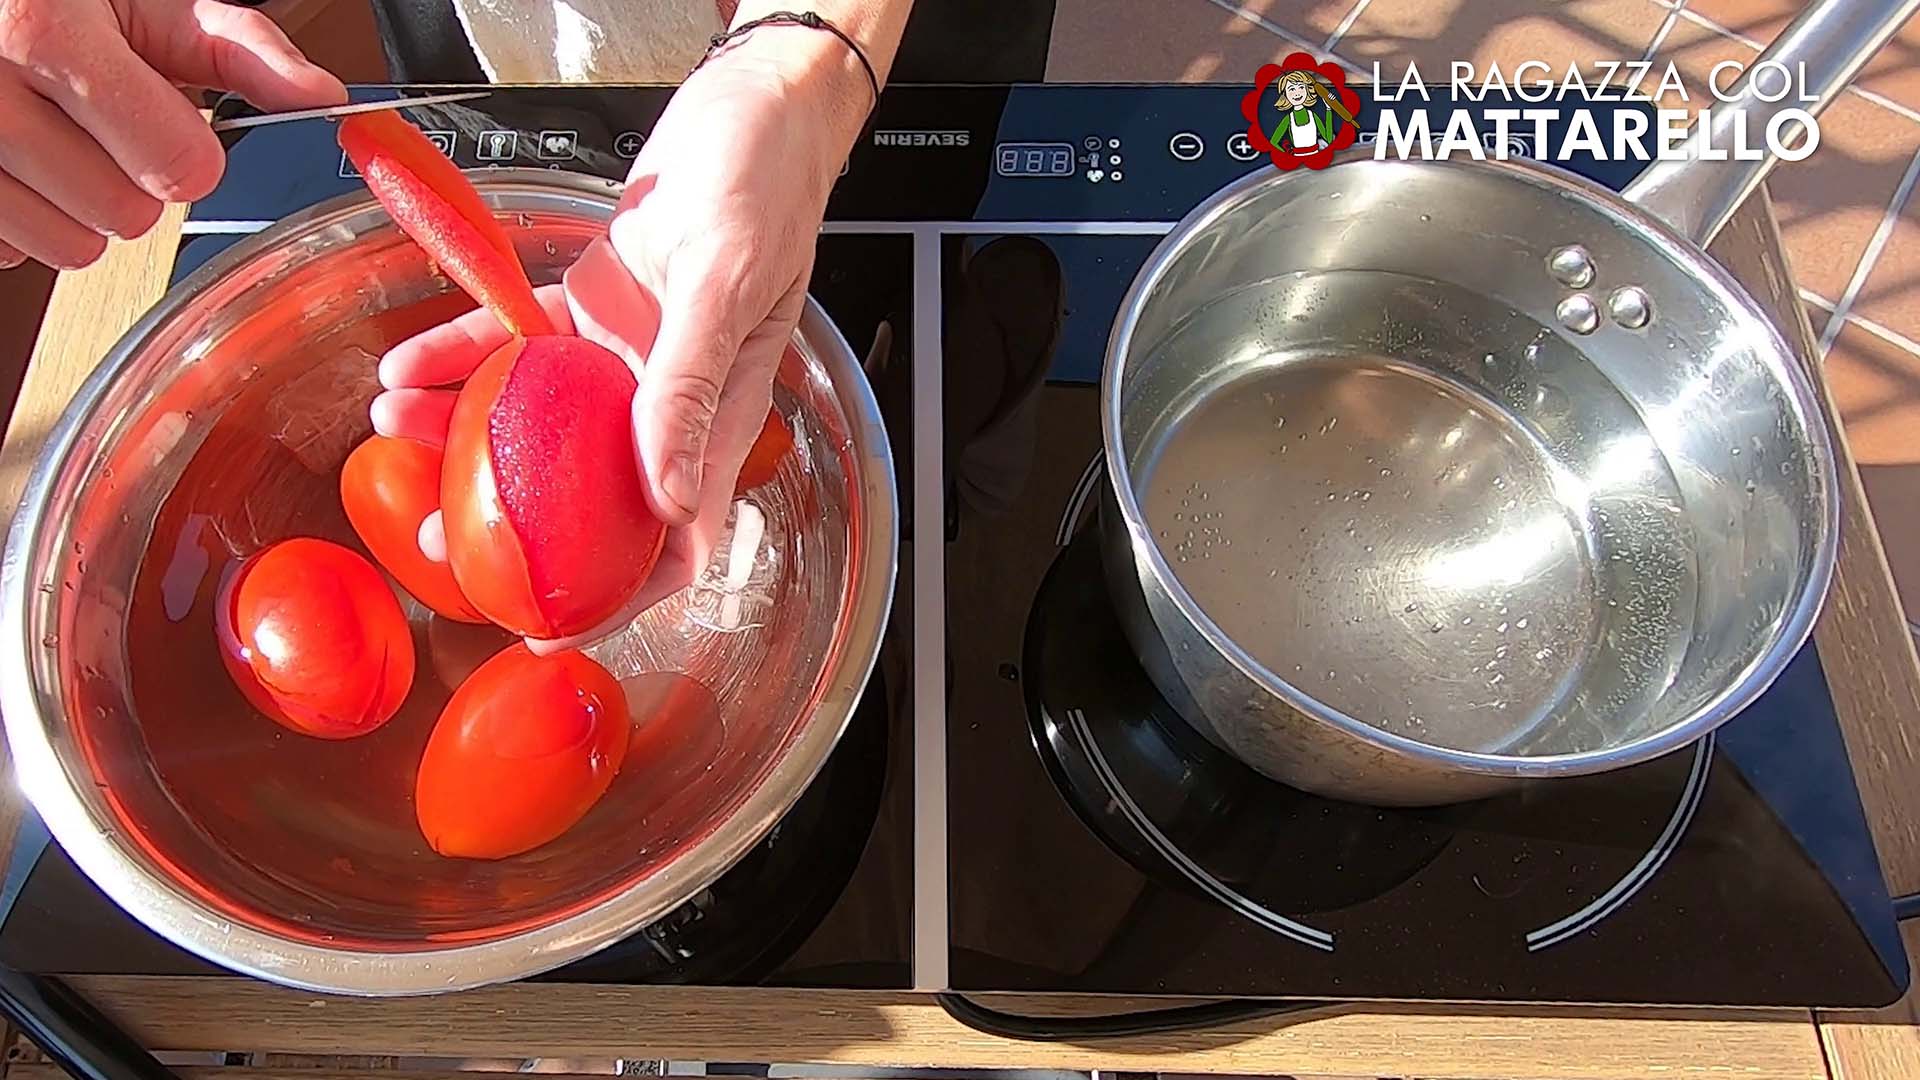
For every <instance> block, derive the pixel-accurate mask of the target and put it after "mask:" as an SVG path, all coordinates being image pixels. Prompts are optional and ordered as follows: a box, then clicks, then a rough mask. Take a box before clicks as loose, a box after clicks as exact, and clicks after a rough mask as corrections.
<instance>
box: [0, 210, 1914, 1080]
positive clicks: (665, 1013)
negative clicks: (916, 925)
mask: <svg viewBox="0 0 1920 1080" xmlns="http://www.w3.org/2000/svg"><path fill="white" fill-rule="evenodd" d="M183 217H184V208H180V207H172V208H169V212H168V214H167V215H166V217H165V218H163V220H162V222H161V223H160V225H159V226H157V227H156V228H155V229H154V230H153V231H152V232H150V233H149V234H148V235H147V236H145V237H143V238H141V239H139V240H136V241H132V242H127V243H118V242H116V243H115V244H114V245H113V247H112V248H111V249H110V250H109V253H108V255H107V257H106V258H104V259H103V260H102V261H101V262H100V263H99V264H96V265H95V266H94V267H92V268H89V269H88V270H85V271H79V272H73V273H68V274H63V275H62V276H61V279H60V281H59V282H58V283H57V284H56V286H55V292H54V296H53V300H52V302H51V303H50V304H49V308H48V313H47V317H46V322H45V324H44V327H43V330H42V334H41V337H40V340H39V341H38V342H36V346H35V349H34V355H33V359H32V361H31V362H30V365H29V368H28V372H27V376H26V381H25V383H24V384H23V386H22V389H21V395H20V402H19V404H18V406H16V410H15V414H14V416H13V418H12V421H11V423H10V425H9V429H8V434H7V439H6V444H5V447H4V453H0V492H4V494H5V498H6V501H7V503H8V504H9V505H12V504H13V503H14V502H15V501H16V500H17V498H18V493H19V491H20V485H21V483H22V482H23V481H24V476H25V469H26V467H27V466H28V465H29V464H30V462H31V459H32V456H33V455H34V454H35V453H37V450H38V445H39V442H40V439H41V437H42V436H43V435H44V433H45V431H46V430H47V428H48V426H49V425H50V423H51V421H52V420H53V418H55V417H57V415H58V413H59V411H60V408H61V407H62V406H63V405H64V402H65V401H66V399H67V397H68V396H70V395H71V393H72V391H73V389H74V388H76V387H77V386H78V385H79V383H80V381H81V380H82V379H84V377H85V374H86V372H87V371H89V370H91V368H92V366H93V365H94V364H95V363H97V362H98V359H99V358H100V356H102V355H103V354H104V353H105V351H106V349H107V348H108V347H110V346H111V344H112V343H113V342H114V341H115V340H117V339H118V337H119V336H120V335H121V334H122V333H123V332H124V331H125V329H126V328H127V327H128V326H130V325H131V324H132V323H133V321H134V320H135V319H137V318H138V317H139V316H140V314H142V313H143V312H144V311H145V310H146V309H147V308H148V307H149V306H151V305H152V303H154V302H155V301H156V300H157V299H158V298H159V297H160V295H161V294H162V293H163V292H164V290H165V286H166V281H167V277H168V273H169V270H170V267H171V262H172V251H173V248H174V247H175V245H177V243H178V239H179V235H180V222H181V220H182V218H183ZM1840 450H1841V454H1842V466H1843V469H1842V471H1843V474H1844V475H1843V496H1844V497H1845V499H1846V500H1847V501H1848V503H1849V514H1848V519H1847V525H1848V526H1849V528H1848V530H1847V531H1846V533H1845V536H1846V538H1848V539H1851V540H1853V541H1854V542H1853V543H1852V544H1851V545H1847V544H1846V543H1845V541H1844V540H1843V566H1842V569H1841V571H1840V572H1839V574H1838V575H1837V576H1836V582H1835V595H1836V596H1841V595H1842V587H1843V582H1844V583H1849V584H1850V586H1851V588H1850V591H1848V592H1846V593H1845V595H1844V597H1843V600H1844V602H1842V603H1838V604H1836V603H1834V602H1832V601H1830V602H1829V605H1828V608H1827V611H1826V613H1825V614H1824V615H1823V617H1822V620H1821V626H1820V629H1819V631H1818V633H1819V636H1820V640H1821V641H1822V642H1823V643H1825V642H1828V641H1830V640H1831V641H1832V642H1833V643H1834V645H1835V647H1836V653H1837V655H1839V656H1841V657H1848V658H1850V659H1858V660H1859V661H1860V664H1858V665H1850V664H1849V663H1848V662H1847V661H1843V662H1842V663H1841V664H1839V665H1837V666H1836V665H1833V664H1832V663H1831V659H1832V658H1830V664H1829V666H1830V668H1835V669H1836V670H1838V671H1839V672H1840V674H1841V676H1842V677H1849V676H1850V677H1855V678H1858V675H1857V673H1855V672H1852V671H1850V667H1852V666H1863V667H1865V668H1870V669H1873V674H1872V677H1871V678H1870V679H1868V680H1867V681H1869V682H1871V683H1873V684H1875V685H1874V686H1873V687H1865V686H1862V687H1858V690H1859V693H1857V694H1856V695H1855V697H1856V699H1857V700H1854V701H1850V702H1846V703H1842V702H1840V701H1839V700H1836V705H1837V706H1839V707H1841V708H1842V709H1843V710H1858V709H1860V708H1862V701H1870V700H1871V699H1872V698H1873V697H1874V696H1875V695H1874V694H1873V693H1872V692H1871V691H1873V690H1876V689H1886V690H1888V691H1904V692H1905V693H1906V694H1907V695H1908V697H1910V698H1913V699H1914V700H1920V665H1917V664H1916V663H1915V658H1914V653H1913V648H1912V641H1911V639H1910V638H1909V637H1907V636H1905V635H1904V633H1903V634H1902V635H1901V637H1900V642H1901V643H1902V644H1903V646H1904V654H1900V655H1895V656H1894V658H1893V662H1892V664H1891V665H1888V664H1887V663H1886V660H1885V656H1884V654H1883V655H1881V656H1878V657H1873V656H1868V657H1855V656H1854V653H1855V650H1856V649H1857V648H1858V647H1859V645H1860V643H1861V642H1863V641H1864V642H1869V643H1873V642H1878V643H1882V644H1884V643H1885V642H1886V638H1885V637H1884V631H1885V627H1886V625H1887V624H1888V621H1889V619H1891V620H1892V623H1895V624H1898V625H1900V626H1901V627H1902V629H1903V630H1904V618H1903V617H1902V616H1901V613H1900V610H1899V608H1898V603H1897V600H1894V599H1893V597H1894V593H1893V586H1892V578H1891V574H1890V572H1889V571H1888V569H1887V565H1886V560H1885V556H1884V553H1883V551H1882V550H1881V548H1880V545H1879V541H1878V537H1877V536H1876V535H1874V534H1873V533H1872V532H1871V519H1870V517H1869V516H1868V513H1867V511H1866V507H1865V503H1864V501H1863V498H1862V494H1861V490H1860V486H1859V480H1858V476H1857V474H1856V473H1855V472H1854V468H1853V463H1852V459H1851V457H1850V456H1847V455H1846V452H1845V446H1844V442H1842V444H1841V446H1840ZM1862 528H1865V529H1866V530H1868V531H1866V532H1865V533H1864V534H1863V533H1862V532H1861V529H1862ZM1849 551H1850V552H1851V561H1847V559H1848V552H1849ZM1862 625H1864V627H1865V629H1864V632H1863V631H1862ZM1836 681H1838V680H1836ZM1839 696H1840V695H1838V694H1836V699H1838V698H1839ZM1880 699H1881V700H1883V701H1884V700H1887V696H1886V695H1880ZM1867 712H1868V714H1869V718H1870V717H1873V716H1882V717H1883V716H1884V713H1885V710H1884V709H1874V708H1869V709H1868V710H1867ZM1851 727H1852V726H1851V725H1850V731H1851ZM1853 749H1854V748H1853V746H1852V743H1851V741H1850V750H1853ZM8 770H9V765H8V762H7V761H6V754H5V751H4V747H0V776H6V775H10V772H9V771H8ZM19 813H20V810H19V805H18V793H17V790H16V789H15V788H14V786H13V785H11V784H8V785H6V786H5V787H4V789H0V862H3V860H4V859H5V857H6V856H7V854H8V853H9V852H10V850H11V847H12V843H13V836H14V833H15V831H16V826H17V823H18V820H19ZM1914 869H1915V871H1916V872H1920V866H1916V867H1914ZM1905 887H1907V888H1912V887H1914V885H1913V884H1908V885H1906V886H1905ZM73 981H74V983H75V985H76V986H77V987H78V988H79V989H80V990H81V991H82V992H83V993H85V994H86V995H88V996H89V997H90V998H92V999H93V1000H94V1001H95V1002H96V1003H97V1004H99V1005H100V1006H101V1007H102V1008H103V1009H105V1010H106V1011H107V1013H108V1014H109V1015H111V1016H114V1017H115V1018H116V1019H118V1020H119V1021H120V1022H122V1023H124V1024H125V1025H126V1026H127V1027H128V1028H129V1030H131V1031H132V1032H134V1033H135V1034H136V1035H137V1036H138V1037H140V1038H141V1039H143V1040H144V1041H146V1042H147V1043H148V1044H149V1045H151V1046H153V1047H155V1048H156V1049H191V1050H209V1049H212V1050H222V1049H232V1050H251V1051H265V1050H277V1051H285V1052H314V1053H325V1052H339V1051H340V1050H341V1049H343V1047H342V1046H341V1043H342V1042H346V1041H352V1042H355V1043H358V1044H361V1045H358V1046H355V1047H354V1048H353V1049H355V1050H356V1051H360V1052H393V1053H400V1052H409V1053H412V1052H429V1051H430V1052H433V1053H437V1054H457V1055H465V1054H489V1053H507V1054H514V1055H528V1056H533V1055H537V1054H540V1053H543V1052H544V1053H546V1054H551V1055H555V1056H578V1055H580V1054H590V1053H595V1052H600V1051H605V1052H608V1053H610V1054H612V1055H614V1056H618V1055H620V1054H628V1055H638V1056H650V1057H673V1058H677V1059H688V1060H716V1059H717V1060H743V1059H744V1060H763V1061H765V1060H778V1061H791V1062H819V1063H843V1064H856V1065H861V1064H865V1065H892V1066H915V1065H919V1066H938V1067H955V1068H990V1067H1001V1068H1004V1067H1035V1066H1045V1067H1051V1068H1106V1069H1112V1068H1120V1069H1127V1070H1151V1069H1160V1070H1165V1071H1179V1072H1218V1073H1237V1074H1248V1073H1269V1074H1270V1073H1276V1072H1287V1073H1318V1074H1324V1075H1341V1076H1352V1075H1390V1074H1391V1075H1439V1076H1454V1077H1475V1078H1481V1077H1484V1078H1487V1080H1495V1078H1500V1080H1504V1078H1507V1077H1512V1078H1514V1080H1522V1078H1526V1080H1554V1078H1559V1077H1580V1078H1584V1080H1603V1078H1612V1077H1632V1076H1646V1075H1652V1074H1655V1073H1658V1074H1677V1075H1690V1074H1695V1073H1714V1074H1729V1075H1734V1076H1742V1077H1775V1076H1778V1077H1810V1078H1819V1080H1824V1078H1826V1077H1828V1076H1829V1075H1834V1076H1838V1075H1842V1074H1843V1073H1845V1072H1846V1070H1845V1069H1844V1068H1842V1069H1836V1068H1834V1066H1833V1062H1832V1061H1831V1060H1830V1057H1831V1055H1832V1053H1833V1048H1834V1046H1835V1045H1837V1046H1839V1047H1840V1049H1841V1051H1842V1052H1843V1053H1844V1052H1845V1049H1846V1046H1847V1041H1848V1037H1849V1035H1850V1033H1852V1032H1854V1031H1857V1030H1858V1029H1859V1028H1860V1027H1862V1026H1867V1027H1868V1028H1869V1030H1871V1025H1870V1024H1869V1025H1862V1024H1860V1023H1859V1022H1857V1021H1854V1022H1844V1023H1843V1022H1839V1021H1836V1025H1837V1026H1834V1027H1832V1028H1831V1029H1823V1028H1821V1027H1820V1026H1819V1025H1817V1024H1816V1023H1815V1022H1814V1018H1813V1017H1812V1015H1811V1014H1810V1013H1808V1012H1807V1011H1806V1010H1798V1009H1794V1010H1778V1011H1772V1012H1762V1011H1755V1010H1727V1009H1657V1010H1655V1009H1594V1008H1574V1007H1568V1008H1537V1007H1514V1008H1503V1007H1492V1006H1471V1007H1467V1006H1462V1007H1448V1006H1435V1005H1404V1006H1403V1005H1392V1006H1386V1005H1383V1006H1378V1007H1375V1008H1372V1009H1371V1010H1370V1011H1357V1010H1356V1011H1349V1012H1343V1013H1339V1014H1336V1015H1332V1016H1327V1017H1320V1018H1314V1019H1309V1020H1305V1021H1301V1022H1298V1023H1295V1024H1291V1025H1286V1026H1282V1027H1278V1028H1276V1027H1275V1026H1274V1022H1273V1021H1267V1022H1264V1023H1261V1022H1254V1023H1249V1024H1243V1025H1236V1026H1231V1027H1227V1028H1223V1029H1218V1030H1214V1031H1207V1032H1190V1033H1181V1034H1177V1035H1164V1036H1156V1037H1153V1038H1151V1039H1132V1040H1115V1041H1107V1042H1100V1043H1097V1044H1096V1043H1090V1044H1071V1043H1022V1042H1015V1041H1011V1040H1006V1039H1000V1038H996V1037H994V1036H988V1035H983V1034H980V1033H978V1032H974V1031H972V1030H971V1029H968V1028H965V1027H962V1026H960V1025H958V1024H957V1023H955V1022H954V1021H952V1020H951V1019H950V1018H948V1017H947V1015H946V1014H945V1012H944V1011H942V1010H941V1009H940V1008H939V1006H938V1005H937V1003H935V1002H934V1001H933V1000H932V999H931V998H929V997H926V996H923V995H922V996H916V995H911V994H899V993H883V994H862V993H850V992H841V991H809V990H769V989H760V988H755V989H750V990H729V989H704V988H660V987H606V986H582V985H576V984H553V983H546V984H539V983H521V984H514V985H510V986H503V987H496V988H491V989H488V990H481V991H474V992H471V993H468V994H461V995H453V996H447V997H435V998H423V999H405V1000H401V1001H394V1000H385V1001H370V1000H366V999H342V998H331V997H322V996H318V995H311V994H301V993H299V992H297V991H291V990H287V989H284V988H281V987H277V986H272V985H269V984H266V983H261V982H256V981H253V980H248V979H243V978H237V977H225V976H209V977H162V976H76V977H75V978H74V980H73ZM1013 1000H1014V1005H1011V1006H1009V1007H1018V1004H1019V1002H1020V1001H1022V1000H1026V999H1013ZM1909 1000H1910V999H1909ZM663 1028H665V1029H671V1030H669V1031H662V1029H663ZM1909 1030H1911V1029H1909ZM647 1031H653V1032H660V1033H659V1034H657V1035H649V1036H641V1035H639V1034H637V1033H639V1032H647ZM648 1048H651V1049H648ZM667 1051H672V1053H668V1052H667ZM1846 1075H1853V1076H1865V1075H1868V1074H1866V1073H1859V1072H1851V1073H1846Z"/></svg>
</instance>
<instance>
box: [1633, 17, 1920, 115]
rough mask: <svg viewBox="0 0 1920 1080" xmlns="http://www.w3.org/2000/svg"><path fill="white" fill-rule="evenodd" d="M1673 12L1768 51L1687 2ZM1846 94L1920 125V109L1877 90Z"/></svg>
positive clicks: (1849, 90) (1851, 88) (1853, 88)
mask: <svg viewBox="0 0 1920 1080" xmlns="http://www.w3.org/2000/svg"><path fill="white" fill-rule="evenodd" d="M1654 2H1655V3H1658V2H1659V0H1654ZM1662 6H1664V5H1662ZM1673 11H1674V14H1676V15H1679V16H1680V17H1682V18H1684V19H1686V20H1687V21H1689V22H1691V23H1693V24H1694V25H1695V26H1699V27H1701V28H1702V29H1705V30H1710V31H1712V32H1713V33H1716V34H1719V35H1720V36H1721V37H1723V38H1726V39H1727V40H1729V41H1737V42H1739V43H1740V44H1742V45H1745V46H1746V47H1747V48H1749V49H1752V50H1753V51H1755V52H1766V51H1767V47H1766V45H1765V44H1763V43H1762V42H1758V41H1755V40H1753V39H1752V38H1750V37H1748V36H1747V35H1745V34H1743V33H1741V32H1740V31H1738V30H1735V29H1733V28H1732V27H1729V26H1722V25H1721V24H1720V23H1718V22H1716V21H1715V20H1713V19H1709V18H1708V17H1706V16H1705V15H1702V14H1700V13H1699V12H1697V11H1689V10H1688V9H1687V4H1686V0H1680V3H1679V4H1678V5H1677V6H1676V7H1675V8H1674V9H1673ZM1846 93H1849V94H1855V95H1858V96H1859V97H1860V99H1861V100H1863V101H1870V102H1872V103H1873V104H1875V105H1878V106H1880V107H1881V108H1883V109H1887V110H1889V111H1891V112H1893V113H1896V114H1898V115H1900V116H1904V117H1906V118H1907V119H1909V120H1912V121H1915V122H1916V123H1920V109H1914V108H1911V107H1909V106H1906V105H1902V104H1900V103H1899V102H1897V101H1895V100H1893V99H1892V98H1890V97H1887V96H1886V95H1885V94H1882V93H1880V92H1878V91H1876V90H1867V89H1863V88H1861V87H1859V86H1849V87H1847V89H1846Z"/></svg>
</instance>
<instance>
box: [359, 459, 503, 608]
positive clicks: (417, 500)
mask: <svg viewBox="0 0 1920 1080" xmlns="http://www.w3.org/2000/svg"><path fill="white" fill-rule="evenodd" d="M441 458H442V454H441V452H440V450H439V449H437V448H435V447H432V446H428V445H427V444H426V443H423V442H416V441H414V440H412V439H390V438H387V437H386V436H384V435H375V436H373V437H371V438H369V439H368V440H367V441H365V442H363V443H361V444H360V445H359V446H357V447H355V448H354V451H353V453H351V454H349V455H347V462H346V464H344V465H342V466H341V467H340V504H341V506H343V507H345V509H346V511H347V520H348V521H349V522H351V523H352V524H353V531H354V532H355V533H357V534H359V537H360V542H361V543H363V544H365V545H367V550H368V551H371V552H373V557H374V558H375V559H376V560H378V561H379V563H380V565H381V566H382V567H384V568H386V571H387V573H389V574H392V575H393V577H394V580H395V581H398V582H399V583H400V587H401V588H403V589H405V590H407V592H408V593H409V594H411V595H412V596H413V598H414V599H415V600H418V601H420V602H421V603H422V604H425V605H426V606H427V607H429V608H431V609H433V610H434V611H435V612H437V613H439V614H441V615H444V616H446V617H447V618H449V619H457V620H459V621H461V622H469V623H483V622H486V621H487V617H486V616H485V615H482V614H480V612H479V611H477V610H475V609H474V606H473V605H472V604H470V603H468V602H467V597H466V594H464V593H462V592H461V591H460V586H459V584H457V583H456V582H455V581H454V580H453V570H452V569H451V568H449V567H448V566H447V564H446V563H438V562H434V561H432V560H431V559H428V558H427V557H426V556H425V555H423V554H421V553H420V522H421V520H422V519H424V518H425V517H426V516H427V515H428V514H430V513H432V512H433V511H434V510H436V509H438V508H439V506H440V471H441V470H440V463H441Z"/></svg>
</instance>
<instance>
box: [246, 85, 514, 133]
mask: <svg viewBox="0 0 1920 1080" xmlns="http://www.w3.org/2000/svg"><path fill="white" fill-rule="evenodd" d="M492 92H493V91H491V90H468V91H464V92H462V93H458V94H428V95H427V96H425V97H403V98H388V99H387V100H385V101H356V102H353V103H351V104H348V105H328V106H326V107H324V108H319V109H294V110H292V111H291V112H276V113H261V114H260V115H258V116H236V117H231V118H229V119H226V120H215V121H214V122H213V130H215V131H235V130H238V129H240V128H250V127H260V126H261V125H263V124H284V123H286V122H288V121H290V120H332V119H336V118H338V117H342V116H352V115H354V114H355V113H369V112H381V111H383V110H386V109H406V108H411V107H413V106H415V105H444V104H446V103H448V102H450V101H472V100H473V99H474V98H483V97H486V96H487V95H489V94H491V93H492Z"/></svg>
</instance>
